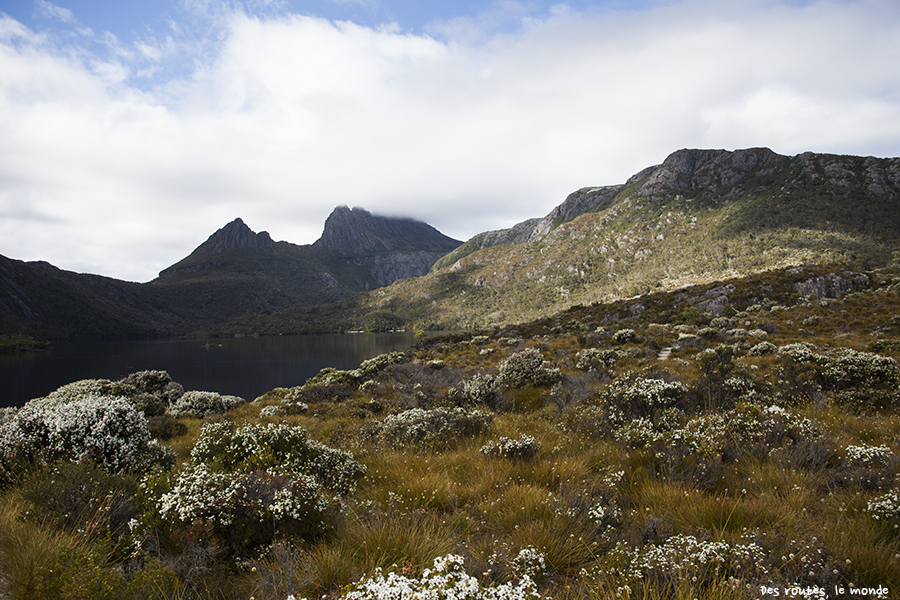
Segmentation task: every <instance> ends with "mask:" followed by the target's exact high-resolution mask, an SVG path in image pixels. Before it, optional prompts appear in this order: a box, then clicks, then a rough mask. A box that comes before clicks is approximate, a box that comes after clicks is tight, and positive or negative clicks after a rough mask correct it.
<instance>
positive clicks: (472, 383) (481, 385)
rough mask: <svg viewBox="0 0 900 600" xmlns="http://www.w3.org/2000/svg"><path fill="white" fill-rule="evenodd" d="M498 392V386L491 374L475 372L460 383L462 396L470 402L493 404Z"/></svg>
mask: <svg viewBox="0 0 900 600" xmlns="http://www.w3.org/2000/svg"><path fill="white" fill-rule="evenodd" d="M499 393H500V386H499V384H498V382H497V379H496V378H494V377H493V376H492V375H487V374H481V373H476V374H475V375H474V376H473V377H472V378H471V379H467V380H466V381H464V382H463V385H462V394H463V398H465V400H466V401H467V402H469V403H471V404H487V405H489V406H490V405H493V404H494V402H495V401H496V399H497V395H498V394H499Z"/></svg>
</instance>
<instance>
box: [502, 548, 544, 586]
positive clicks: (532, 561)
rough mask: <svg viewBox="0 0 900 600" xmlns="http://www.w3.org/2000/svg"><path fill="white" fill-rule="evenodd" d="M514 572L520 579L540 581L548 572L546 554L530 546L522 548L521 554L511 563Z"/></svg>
mask: <svg viewBox="0 0 900 600" xmlns="http://www.w3.org/2000/svg"><path fill="white" fill-rule="evenodd" d="M509 566H510V568H511V569H512V572H513V573H515V574H516V575H518V576H519V577H525V576H527V577H530V578H532V579H540V578H541V577H543V575H544V573H545V572H546V571H547V559H546V557H545V556H544V553H543V552H541V551H540V550H538V549H536V548H534V547H533V546H528V547H527V548H522V549H521V550H519V553H518V554H517V555H516V557H515V558H513V559H512V560H511V561H510V563H509Z"/></svg>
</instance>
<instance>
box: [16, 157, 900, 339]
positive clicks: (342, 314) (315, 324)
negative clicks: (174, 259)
mask: <svg viewBox="0 0 900 600" xmlns="http://www.w3.org/2000/svg"><path fill="white" fill-rule="evenodd" d="M898 242H900V158H889V159H880V158H872V157H855V156H836V155H828V154H813V153H804V154H800V155H797V156H794V157H788V156H782V155H779V154H775V153H774V152H772V151H771V150H768V149H765V148H753V149H748V150H737V151H734V152H728V151H725V150H679V151H677V152H675V153H673V154H671V155H670V156H669V157H668V158H666V160H665V161H664V162H663V163H662V164H661V165H657V166H654V167H649V168H647V169H644V170H642V171H640V172H639V173H637V174H635V175H634V176H632V177H631V178H630V179H629V180H628V181H626V182H625V183H623V184H619V185H612V186H604V187H589V188H582V189H580V190H577V191H575V192H573V193H572V194H570V195H569V196H568V198H566V199H565V201H564V202H563V203H562V204H560V205H559V206H557V207H556V208H554V209H553V210H552V211H551V212H550V213H549V214H548V215H547V216H545V217H543V218H535V219H529V220H527V221H524V222H522V223H520V224H518V225H516V226H514V227H512V228H510V229H505V230H500V231H489V232H485V233H481V234H478V235H476V236H475V237H473V238H472V239H470V240H468V241H467V242H465V243H464V244H460V242H458V241H456V240H452V239H450V238H448V237H446V236H444V235H442V234H441V233H440V232H438V231H437V230H435V229H434V228H433V227H430V226H429V225H427V224H425V223H421V222H417V221H412V220H409V219H392V218H386V217H378V216H373V215H371V214H369V213H368V212H366V211H364V210H362V209H358V208H355V209H353V210H350V209H349V208H347V207H339V208H337V209H335V211H334V212H333V213H332V214H331V216H329V217H328V219H327V220H326V222H325V228H324V232H323V234H322V237H321V238H320V239H319V240H318V241H317V242H315V243H314V244H311V245H307V246H298V245H294V244H290V243H287V242H275V241H273V240H272V239H271V238H270V237H269V235H268V234H267V233H265V232H262V233H254V232H253V231H251V230H250V229H249V228H248V227H247V226H246V225H245V224H244V223H243V222H242V221H241V220H240V219H237V220H235V221H233V222H232V223H229V224H228V225H226V226H225V227H224V228H222V229H221V230H219V231H217V232H216V233H215V234H213V235H212V236H210V238H209V239H208V240H207V241H206V242H204V243H203V244H201V245H200V246H199V247H198V248H197V249H196V250H195V251H194V252H192V253H191V254H190V255H189V256H188V257H186V258H185V259H184V260H182V261H180V262H178V263H177V264H175V265H172V266H171V267H169V268H167V269H165V270H164V271H162V272H161V273H160V276H159V278H157V279H156V280H154V281H151V282H149V283H146V284H135V283H126V282H122V281H117V280H114V279H109V278H105V277H100V276H97V275H80V274H75V273H70V272H66V271H60V270H59V269H56V268H55V267H53V266H51V265H49V264H47V263H23V262H21V261H15V260H10V259H6V258H2V257H0V334H3V333H6V334H25V335H32V336H34V337H38V338H43V339H49V338H59V337H110V336H118V337H137V336H147V335H171V334H175V333H184V332H190V331H194V330H197V329H205V330H207V331H208V332H212V333H218V334H223V335H229V334H234V333H264V334H275V333H293V332H313V331H337V330H346V329H366V330H377V329H383V328H387V327H403V326H407V327H408V326H418V327H425V328H451V329H458V328H473V327H476V328H481V327H491V326H496V325H503V324H509V323H518V322H523V321H528V320H531V319H536V318H541V317H546V316H549V315H552V314H555V313H558V312H560V311H562V310H565V309H567V308H568V307H571V306H575V305H578V304H589V303H592V302H610V301H615V300H619V299H622V298H630V297H634V296H638V295H642V294H647V293H651V292H656V291H664V290H672V289H677V288H682V287H685V286H687V285H691V284H698V283H705V282H711V281H715V280H721V279H725V278H730V277H738V276H742V275H746V274H750V273H758V272H762V271H767V270H771V269H777V268H782V267H787V266H791V265H801V264H807V265H809V264H827V265H843V266H846V267H848V268H853V269H872V268H878V267H885V266H895V265H897V264H898V262H900V252H898V248H900V243H898Z"/></svg>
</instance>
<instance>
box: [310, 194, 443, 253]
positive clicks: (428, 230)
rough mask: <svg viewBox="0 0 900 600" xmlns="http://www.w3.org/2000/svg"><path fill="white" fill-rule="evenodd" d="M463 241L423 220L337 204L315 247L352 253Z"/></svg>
mask: <svg viewBox="0 0 900 600" xmlns="http://www.w3.org/2000/svg"><path fill="white" fill-rule="evenodd" d="M460 243H461V242H459V241H457V240H454V239H452V238H449V237H447V236H445V235H444V234H442V233H441V232H439V231H438V230H437V229H435V228H434V227H432V226H431V225H428V224H427V223H423V222H421V221H415V220H413V219H407V218H397V217H382V216H378V215H373V214H372V213H370V212H369V211H367V210H364V209H362V208H359V207H355V208H352V209H351V208H349V207H347V206H338V207H337V208H335V209H334V211H333V212H332V213H331V215H329V217H328V218H327V219H326V220H325V228H324V230H323V231H322V237H320V238H319V239H318V240H317V241H316V242H315V243H314V244H313V247H314V248H316V249H318V250H322V251H325V252H328V253H330V254H337V255H342V256H353V255H360V254H371V253H380V252H397V251H404V252H407V251H427V252H441V253H446V252H450V251H451V250H453V249H454V248H456V247H457V246H459V245H460Z"/></svg>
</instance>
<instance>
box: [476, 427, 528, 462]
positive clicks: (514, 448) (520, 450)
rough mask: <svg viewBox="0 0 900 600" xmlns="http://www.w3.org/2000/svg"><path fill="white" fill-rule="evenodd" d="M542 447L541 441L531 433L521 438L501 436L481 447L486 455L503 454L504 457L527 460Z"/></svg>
mask: <svg viewBox="0 0 900 600" xmlns="http://www.w3.org/2000/svg"><path fill="white" fill-rule="evenodd" d="M540 449H541V443H540V442H539V441H537V440H536V439H534V438H533V437H531V436H530V435H526V434H524V433H523V434H522V435H520V436H519V439H517V440H514V439H511V438H508V437H501V438H500V439H499V440H496V441H490V442H488V443H487V444H485V445H484V446H482V447H481V453H482V454H484V455H485V456H502V457H503V458H512V459H521V460H527V459H530V458H534V457H535V456H536V455H537V453H538V451H539V450H540Z"/></svg>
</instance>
